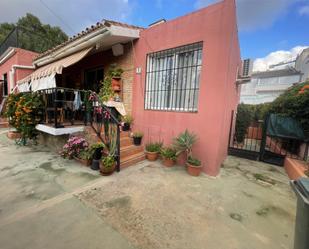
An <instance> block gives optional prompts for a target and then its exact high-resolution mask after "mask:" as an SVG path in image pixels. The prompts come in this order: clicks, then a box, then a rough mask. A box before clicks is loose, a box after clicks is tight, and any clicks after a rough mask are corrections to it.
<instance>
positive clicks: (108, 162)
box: [100, 136, 117, 176]
mask: <svg viewBox="0 0 309 249" xmlns="http://www.w3.org/2000/svg"><path fill="white" fill-rule="evenodd" d="M114 137H115V136H114ZM116 148H117V139H111V140H110V142H109V145H108V154H107V155H106V156H104V157H103V158H102V160H101V162H100V172H101V174H102V175H105V176H106V175H111V174H112V173H113V172H114V170H115V167H116V160H115V154H116Z"/></svg>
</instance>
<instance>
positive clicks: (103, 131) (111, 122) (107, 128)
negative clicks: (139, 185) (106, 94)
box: [89, 92, 121, 172]
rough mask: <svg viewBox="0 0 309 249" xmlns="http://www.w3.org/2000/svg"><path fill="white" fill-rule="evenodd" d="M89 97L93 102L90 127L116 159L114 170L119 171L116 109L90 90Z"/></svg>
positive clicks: (118, 125)
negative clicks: (108, 105) (105, 103)
mask: <svg viewBox="0 0 309 249" xmlns="http://www.w3.org/2000/svg"><path fill="white" fill-rule="evenodd" d="M89 99H90V100H91V101H92V103H93V111H92V114H93V115H92V120H91V127H92V128H93V130H94V131H95V132H96V134H97V136H98V137H99V138H100V139H101V141H102V142H103V143H104V144H105V145H106V146H107V147H108V149H109V152H110V153H111V154H112V155H114V157H115V159H116V170H117V171H118V172H119V171H120V126H121V123H120V121H119V119H118V117H117V116H118V114H117V111H116V110H115V109H114V108H110V107H107V106H106V105H104V103H103V102H102V101H101V99H100V98H99V97H98V96H97V94H96V93H95V92H92V93H91V94H90V96H89Z"/></svg>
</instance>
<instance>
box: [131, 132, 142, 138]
mask: <svg viewBox="0 0 309 249" xmlns="http://www.w3.org/2000/svg"><path fill="white" fill-rule="evenodd" d="M143 136H144V133H143V132H141V131H136V132H133V137H136V138H140V137H143Z"/></svg>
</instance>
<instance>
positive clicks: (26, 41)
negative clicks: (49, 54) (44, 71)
mask: <svg viewBox="0 0 309 249" xmlns="http://www.w3.org/2000/svg"><path fill="white" fill-rule="evenodd" d="M15 28H16V29H15ZM14 29H15V30H16V32H17V33H16V36H15V38H16V39H17V46H18V47H20V48H24V49H28V50H32V51H35V52H39V53H41V52H44V51H46V50H48V49H50V48H52V47H54V46H56V45H58V44H60V43H62V42H64V41H66V40H67V39H68V36H67V35H66V34H65V33H64V32H63V31H62V30H61V28H60V27H52V26H50V25H49V24H42V23H41V21H40V19H39V18H38V17H36V16H34V15H32V14H30V13H27V14H26V16H24V17H21V18H19V20H18V21H17V23H2V24H0V44H1V43H2V42H3V41H4V40H5V38H6V36H7V35H8V34H9V33H10V32H11V31H12V30H14Z"/></svg>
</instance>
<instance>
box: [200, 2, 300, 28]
mask: <svg viewBox="0 0 309 249" xmlns="http://www.w3.org/2000/svg"><path fill="white" fill-rule="evenodd" d="M298 1H302V0H236V5H237V19H238V27H239V29H240V30H242V31H251V30H255V29H259V28H265V27H269V26H271V25H272V24H273V23H274V22H275V21H276V20H277V19H278V18H279V17H280V16H282V15H283V14H284V13H286V11H287V10H288V7H289V6H290V5H291V4H293V3H295V2H298ZM216 2H220V0H196V3H195V7H196V8H202V7H205V6H208V5H209V4H212V3H216Z"/></svg>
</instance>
